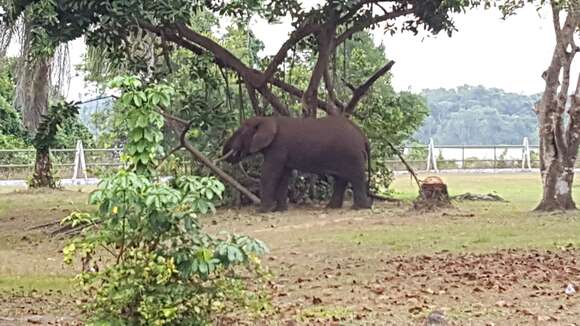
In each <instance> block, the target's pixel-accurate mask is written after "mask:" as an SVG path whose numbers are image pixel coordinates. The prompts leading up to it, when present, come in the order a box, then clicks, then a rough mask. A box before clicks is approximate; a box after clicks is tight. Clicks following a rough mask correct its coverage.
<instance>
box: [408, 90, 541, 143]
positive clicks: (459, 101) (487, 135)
mask: <svg viewBox="0 0 580 326" xmlns="http://www.w3.org/2000/svg"><path fill="white" fill-rule="evenodd" d="M422 94H423V96H425V98H426V99H427V104H428V107H429V109H430V115H429V117H428V118H427V119H425V122H424V123H423V126H422V127H421V129H419V131H418V132H417V133H416V135H415V138H416V139H417V140H418V141H419V142H421V143H425V144H426V143H428V142H429V137H433V140H434V141H435V143H436V144H447V145H463V144H464V145H493V144H505V145H516V144H521V143H522V139H523V137H528V138H529V141H530V144H537V143H538V135H537V120H536V115H535V113H534V111H533V107H534V104H535V103H536V101H537V100H538V99H539V98H540V95H539V94H538V95H532V96H527V95H520V94H515V93H506V92H504V91H503V90H501V89H497V88H485V87H483V86H461V87H458V88H456V89H442V88H440V89H428V90H424V91H423V93H422Z"/></svg>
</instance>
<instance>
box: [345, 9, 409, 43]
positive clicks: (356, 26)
mask: <svg viewBox="0 0 580 326" xmlns="http://www.w3.org/2000/svg"><path fill="white" fill-rule="evenodd" d="M412 13H413V8H409V9H402V10H400V11H393V12H390V13H388V14H385V15H381V16H375V17H373V18H371V19H368V20H361V21H359V22H357V23H355V24H354V25H353V26H352V27H351V28H349V29H347V30H346V31H345V32H343V33H342V34H340V35H339V36H338V37H337V38H336V42H335V43H334V46H338V45H340V44H342V43H343V42H344V41H346V40H347V39H348V38H350V37H351V36H353V35H354V34H355V33H358V32H360V31H362V30H364V29H365V28H368V27H370V26H373V25H375V24H378V23H381V22H384V21H387V20H389V19H394V18H397V17H401V16H406V15H408V14H412Z"/></svg>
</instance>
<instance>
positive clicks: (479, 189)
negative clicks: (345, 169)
mask: <svg viewBox="0 0 580 326" xmlns="http://www.w3.org/2000/svg"><path fill="white" fill-rule="evenodd" d="M428 175H430V174H421V175H419V178H424V177H425V176H428ZM440 177H441V178H442V179H443V181H444V182H445V183H446V184H447V187H448V190H449V193H450V195H451V196H454V195H458V194H462V193H466V192H471V193H481V194H483V193H491V192H496V193H497V194H499V195H500V196H502V197H503V198H505V199H506V200H508V201H510V202H511V203H512V204H513V205H514V208H515V210H517V211H530V210H532V209H533V208H534V207H535V205H537V204H538V203H539V201H540V199H541V194H542V183H541V179H540V175H539V174H536V173H516V174H503V173H502V174H449V175H447V174H443V175H440ZM392 188H393V189H394V190H395V192H396V193H397V195H398V196H399V197H400V198H404V199H413V198H415V197H416V196H417V185H416V184H415V182H414V181H413V180H411V179H410V178H409V176H399V177H397V178H396V179H395V181H394V182H393V185H392ZM573 193H574V197H575V199H576V201H579V202H580V184H576V185H574V188H573Z"/></svg>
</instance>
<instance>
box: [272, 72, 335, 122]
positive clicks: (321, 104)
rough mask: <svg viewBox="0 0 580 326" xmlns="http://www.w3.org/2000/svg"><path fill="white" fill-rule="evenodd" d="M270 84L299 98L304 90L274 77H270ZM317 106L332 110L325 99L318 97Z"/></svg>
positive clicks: (327, 110) (328, 110)
mask: <svg viewBox="0 0 580 326" xmlns="http://www.w3.org/2000/svg"><path fill="white" fill-rule="evenodd" d="M270 83H271V84H272V85H274V86H276V87H278V88H280V89H281V90H283V91H285V92H287V93H288V94H290V95H292V96H294V97H296V98H298V99H301V98H302V97H303V96H304V91H302V90H301V89H299V88H297V87H296V86H294V85H291V84H288V83H286V82H285V81H283V80H280V79H277V78H274V79H272V81H271V82H270ZM317 104H318V107H319V108H321V109H322V110H324V111H325V112H326V113H328V112H331V111H332V107H331V105H330V104H328V103H327V102H325V101H322V100H320V99H318V103H317Z"/></svg>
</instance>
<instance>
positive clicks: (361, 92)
mask: <svg viewBox="0 0 580 326" xmlns="http://www.w3.org/2000/svg"><path fill="white" fill-rule="evenodd" d="M394 64H395V61H390V62H389V63H387V64H386V65H385V66H384V67H382V68H381V69H379V70H377V72H375V73H374V75H372V76H371V78H369V79H368V80H367V81H366V82H365V83H364V84H362V85H361V86H359V87H358V88H356V89H355V90H354V91H353V94H352V98H351V99H350V102H348V104H347V106H346V108H345V109H344V112H345V113H347V114H351V113H352V112H353V111H354V109H355V108H356V106H357V104H358V102H360V100H361V99H362V98H363V96H365V94H366V93H367V92H368V90H369V89H370V88H371V86H372V85H373V84H374V83H375V82H376V81H377V80H378V79H379V78H381V77H382V76H384V75H385V74H386V73H387V72H388V71H389V70H391V67H393V65H394Z"/></svg>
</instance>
